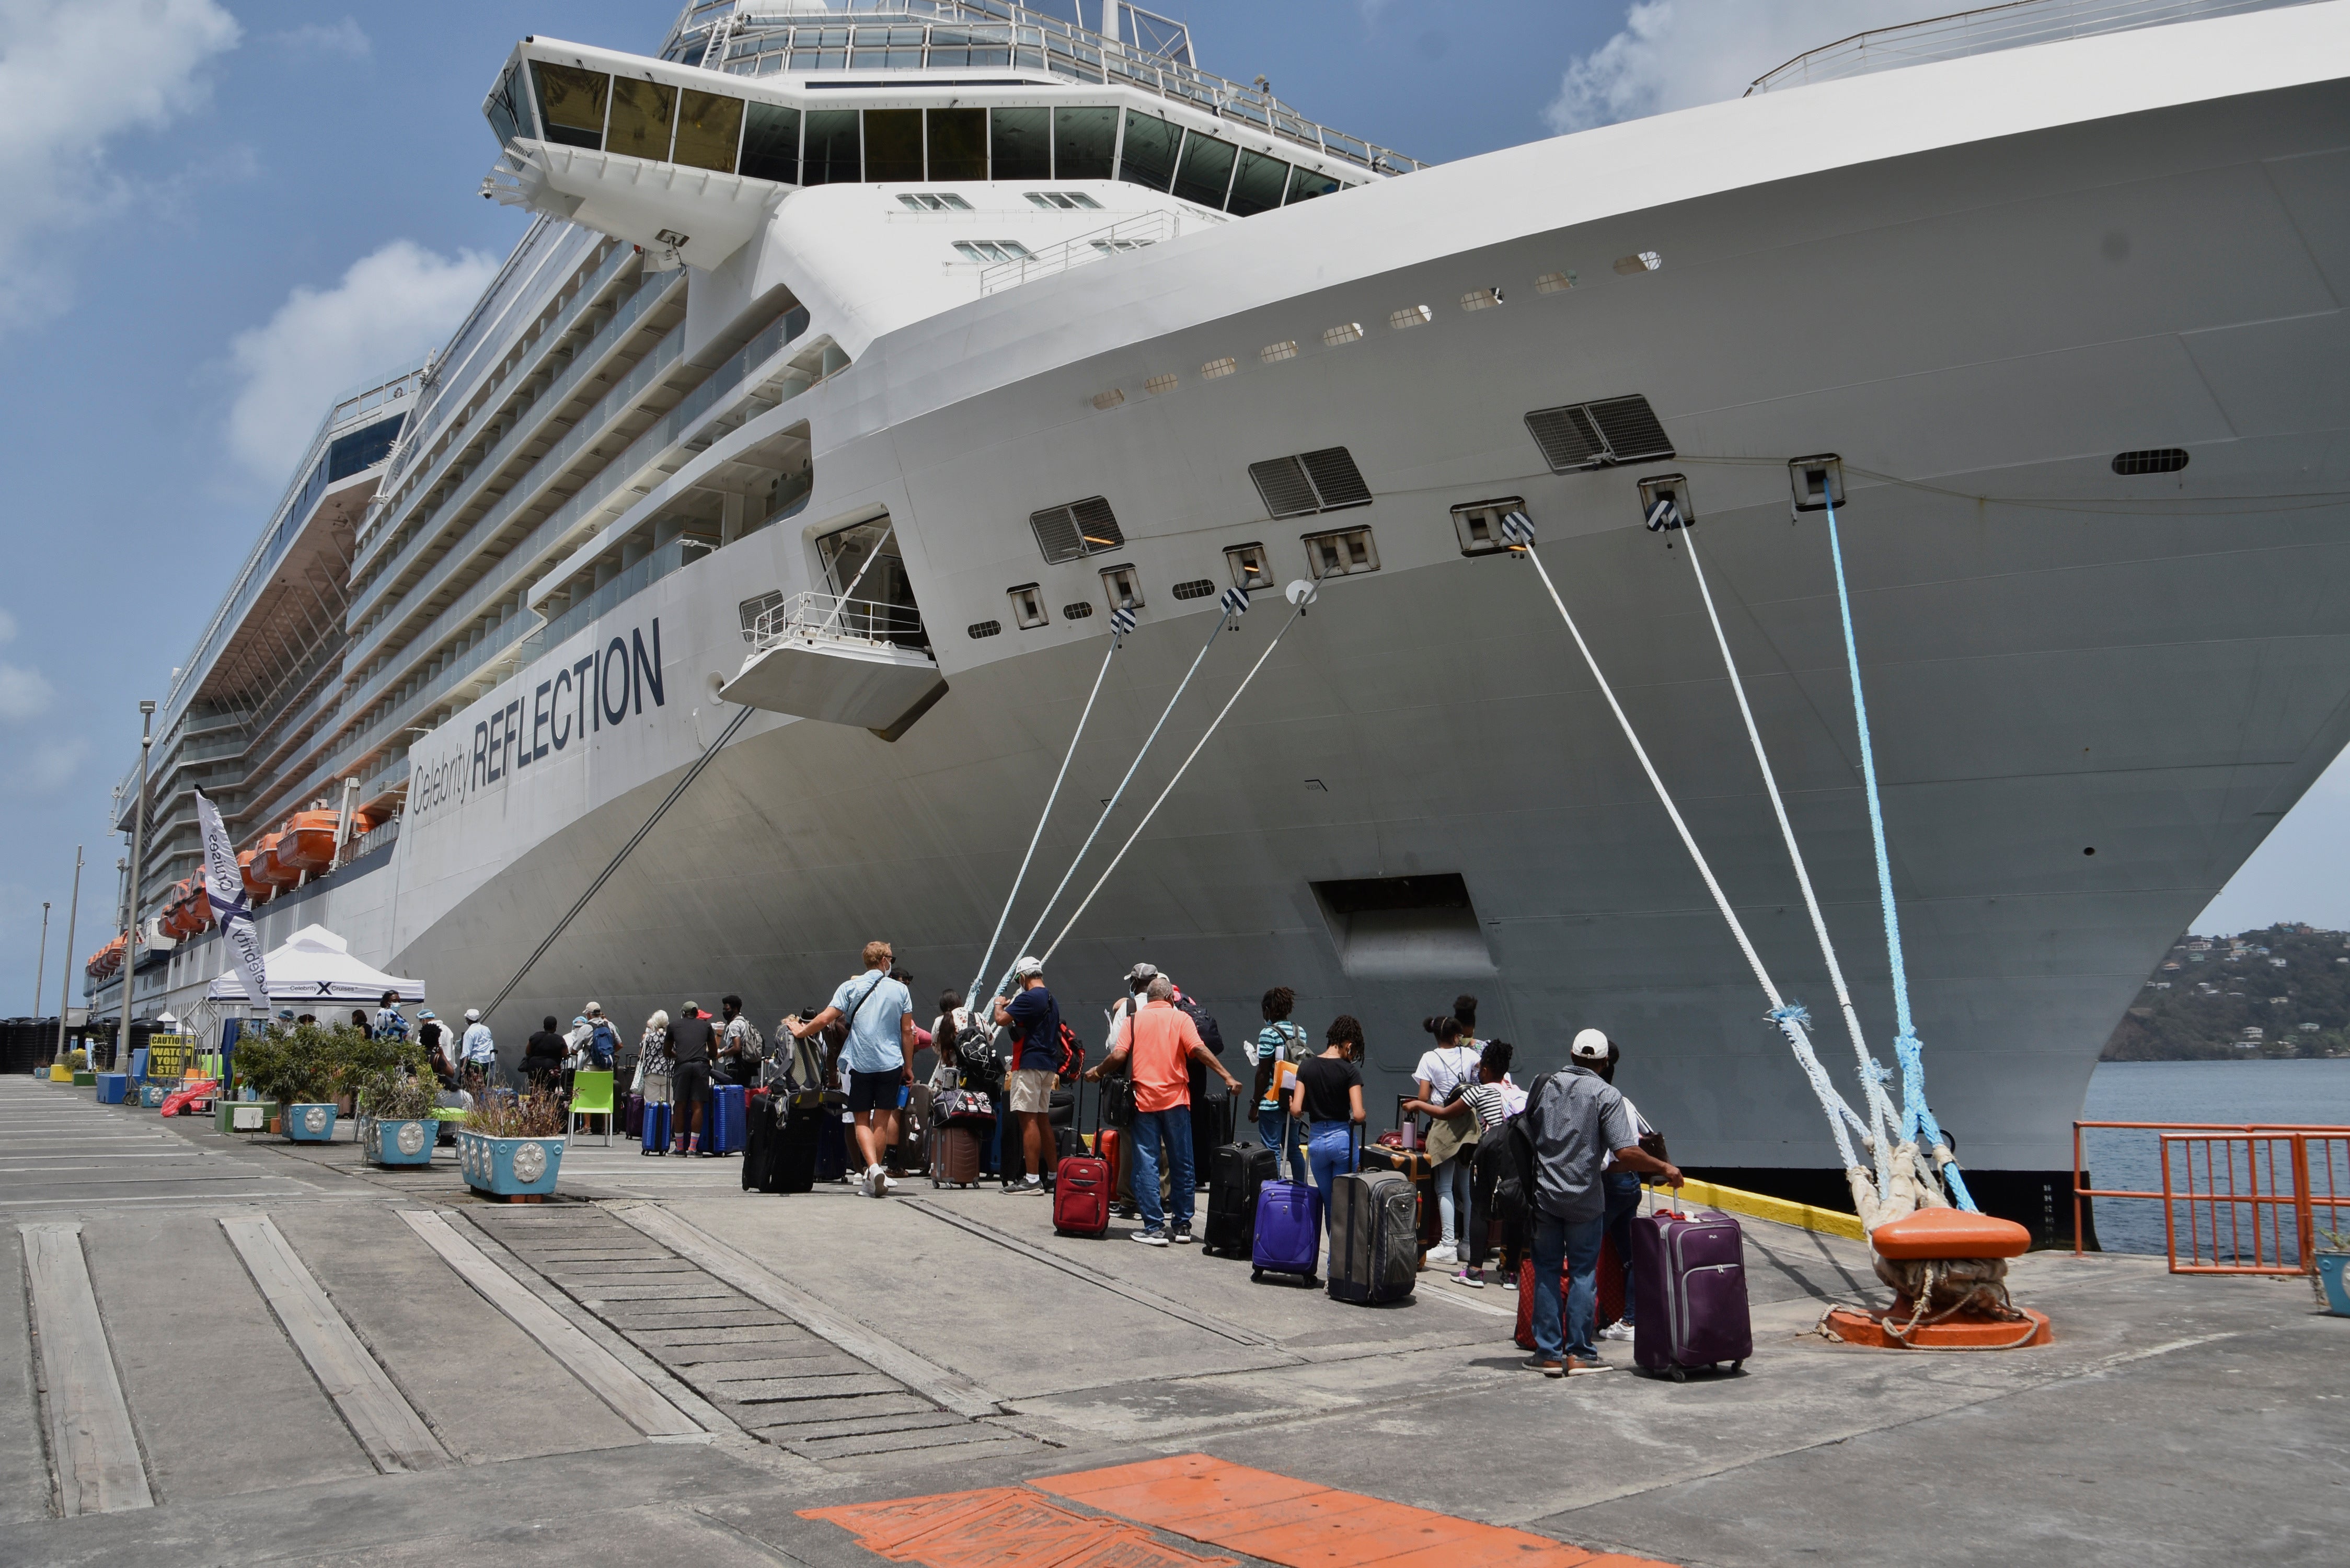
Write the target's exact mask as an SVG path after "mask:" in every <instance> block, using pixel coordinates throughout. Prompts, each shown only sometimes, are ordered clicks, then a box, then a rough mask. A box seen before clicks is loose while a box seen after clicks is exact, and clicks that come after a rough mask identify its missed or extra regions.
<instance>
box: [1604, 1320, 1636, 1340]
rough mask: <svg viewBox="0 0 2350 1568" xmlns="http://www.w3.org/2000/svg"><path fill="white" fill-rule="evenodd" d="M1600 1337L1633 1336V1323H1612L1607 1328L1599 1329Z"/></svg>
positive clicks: (1621, 1337)
mask: <svg viewBox="0 0 2350 1568" xmlns="http://www.w3.org/2000/svg"><path fill="white" fill-rule="evenodd" d="M1599 1337H1600V1338H1602V1339H1629V1338H1631V1337H1632V1325H1631V1324H1628V1323H1611V1324H1608V1325H1607V1327H1606V1328H1603V1329H1601V1330H1600V1331H1599Z"/></svg>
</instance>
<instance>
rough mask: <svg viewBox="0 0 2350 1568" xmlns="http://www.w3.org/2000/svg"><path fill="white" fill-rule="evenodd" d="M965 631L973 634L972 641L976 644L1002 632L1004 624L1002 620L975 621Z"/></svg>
mask: <svg viewBox="0 0 2350 1568" xmlns="http://www.w3.org/2000/svg"><path fill="white" fill-rule="evenodd" d="M964 629H965V630H967V631H969V632H970V633H971V637H972V641H974V642H976V641H977V640H979V639H981V638H983V637H993V636H994V635H995V634H996V633H998V632H1000V631H1002V630H1003V622H1002V621H1000V620H981V621H973V622H972V624H971V625H970V626H969V627H967V628H964Z"/></svg>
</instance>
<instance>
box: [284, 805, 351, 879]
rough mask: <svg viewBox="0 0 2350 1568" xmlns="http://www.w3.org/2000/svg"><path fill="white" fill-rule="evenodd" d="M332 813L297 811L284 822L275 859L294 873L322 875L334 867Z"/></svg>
mask: <svg viewBox="0 0 2350 1568" xmlns="http://www.w3.org/2000/svg"><path fill="white" fill-rule="evenodd" d="M337 821H338V814H336V813H334V812H331V811H297V812H296V813H295V814H294V815H292V816H290V817H288V818H286V831H285V832H284V833H282V834H280V835H278V838H277V858H278V861H279V862H280V863H281V864H283V865H286V866H290V867H293V868H294V869H296V870H297V871H324V870H325V869H326V868H327V867H329V866H331V865H333V864H334V863H335V825H336V823H337Z"/></svg>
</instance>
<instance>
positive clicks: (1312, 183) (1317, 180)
mask: <svg viewBox="0 0 2350 1568" xmlns="http://www.w3.org/2000/svg"><path fill="white" fill-rule="evenodd" d="M1346 188H1347V187H1346V186H1345V185H1344V184H1342V183H1341V182H1338V181H1336V180H1333V179H1331V178H1330V176H1328V175H1327V174H1317V173H1315V171H1313V170H1311V169H1300V170H1298V171H1295V173H1293V174H1291V175H1290V177H1289V204H1290V205H1291V206H1293V207H1294V206H1295V205H1296V204H1297V203H1298V202H1310V201H1312V200H1313V199H1314V198H1315V197H1316V196H1327V195H1329V194H1331V193H1332V192H1336V191H1343V190H1345V189H1346Z"/></svg>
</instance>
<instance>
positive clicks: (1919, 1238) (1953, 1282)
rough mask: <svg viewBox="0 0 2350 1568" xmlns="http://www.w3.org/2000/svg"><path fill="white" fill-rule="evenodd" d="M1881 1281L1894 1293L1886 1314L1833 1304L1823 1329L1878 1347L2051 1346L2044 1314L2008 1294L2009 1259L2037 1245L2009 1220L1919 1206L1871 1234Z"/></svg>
mask: <svg viewBox="0 0 2350 1568" xmlns="http://www.w3.org/2000/svg"><path fill="white" fill-rule="evenodd" d="M1868 1241H1869V1246H1870V1248H1871V1250H1873V1251H1875V1252H1876V1254H1877V1256H1876V1258H1875V1260H1874V1262H1875V1263H1876V1268H1877V1278H1878V1279H1880V1280H1883V1281H1884V1282H1886V1283H1887V1285H1890V1286H1891V1287H1892V1288H1893V1292H1894V1301H1893V1305H1892V1306H1891V1307H1890V1308H1888V1309H1887V1310H1886V1311H1883V1312H1865V1311H1862V1310H1861V1309H1859V1308H1857V1307H1841V1306H1840V1307H1832V1308H1830V1309H1829V1311H1828V1314H1827V1315H1826V1316H1825V1317H1824V1318H1822V1319H1821V1320H1820V1332H1821V1333H1822V1334H1826V1335H1827V1336H1828V1337H1829V1338H1831V1339H1840V1340H1842V1341H1844V1342H1845V1343H1846V1344H1847V1345H1870V1346H1873V1347H1875V1348H1877V1349H1879V1350H2022V1349H2023V1348H2025V1347H2027V1346H2030V1345H2049V1344H2053V1343H2054V1340H2055V1337H2056V1335H2055V1331H2054V1329H2053V1328H2052V1327H2051V1326H2050V1324H2049V1322H2048V1318H2047V1315H2046V1314H2043V1313H2036V1312H2033V1310H2032V1309H2030V1308H2029V1307H2019V1306H2017V1305H2016V1304H2015V1303H2014V1302H2013V1301H2012V1299H2011V1298H2010V1297H2009V1295H2008V1293H2007V1260H2008V1259H2010V1258H2013V1257H2019V1256H2021V1255H2022V1253H2023V1252H2024V1251H2026V1250H2027V1249H2028V1248H2030V1246H2031V1245H2032V1233H2031V1232H2030V1231H2026V1230H2025V1229H2024V1228H2023V1227H2022V1226H2021V1225H2018V1224H2016V1223H2015V1222H2014V1221H2013V1220H1999V1219H1994V1218H1992V1217H1991V1215H1988V1214H1970V1213H1968V1212H1967V1211H1966V1210H1960V1209H1920V1210H1918V1211H1917V1212H1915V1213H1913V1214H1908V1215H1904V1216H1903V1217H1902V1218H1900V1219H1898V1220H1887V1222H1886V1223H1884V1224H1882V1225H1879V1226H1878V1227H1877V1229H1876V1230H1874V1231H1870V1232H1869V1236H1868Z"/></svg>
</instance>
